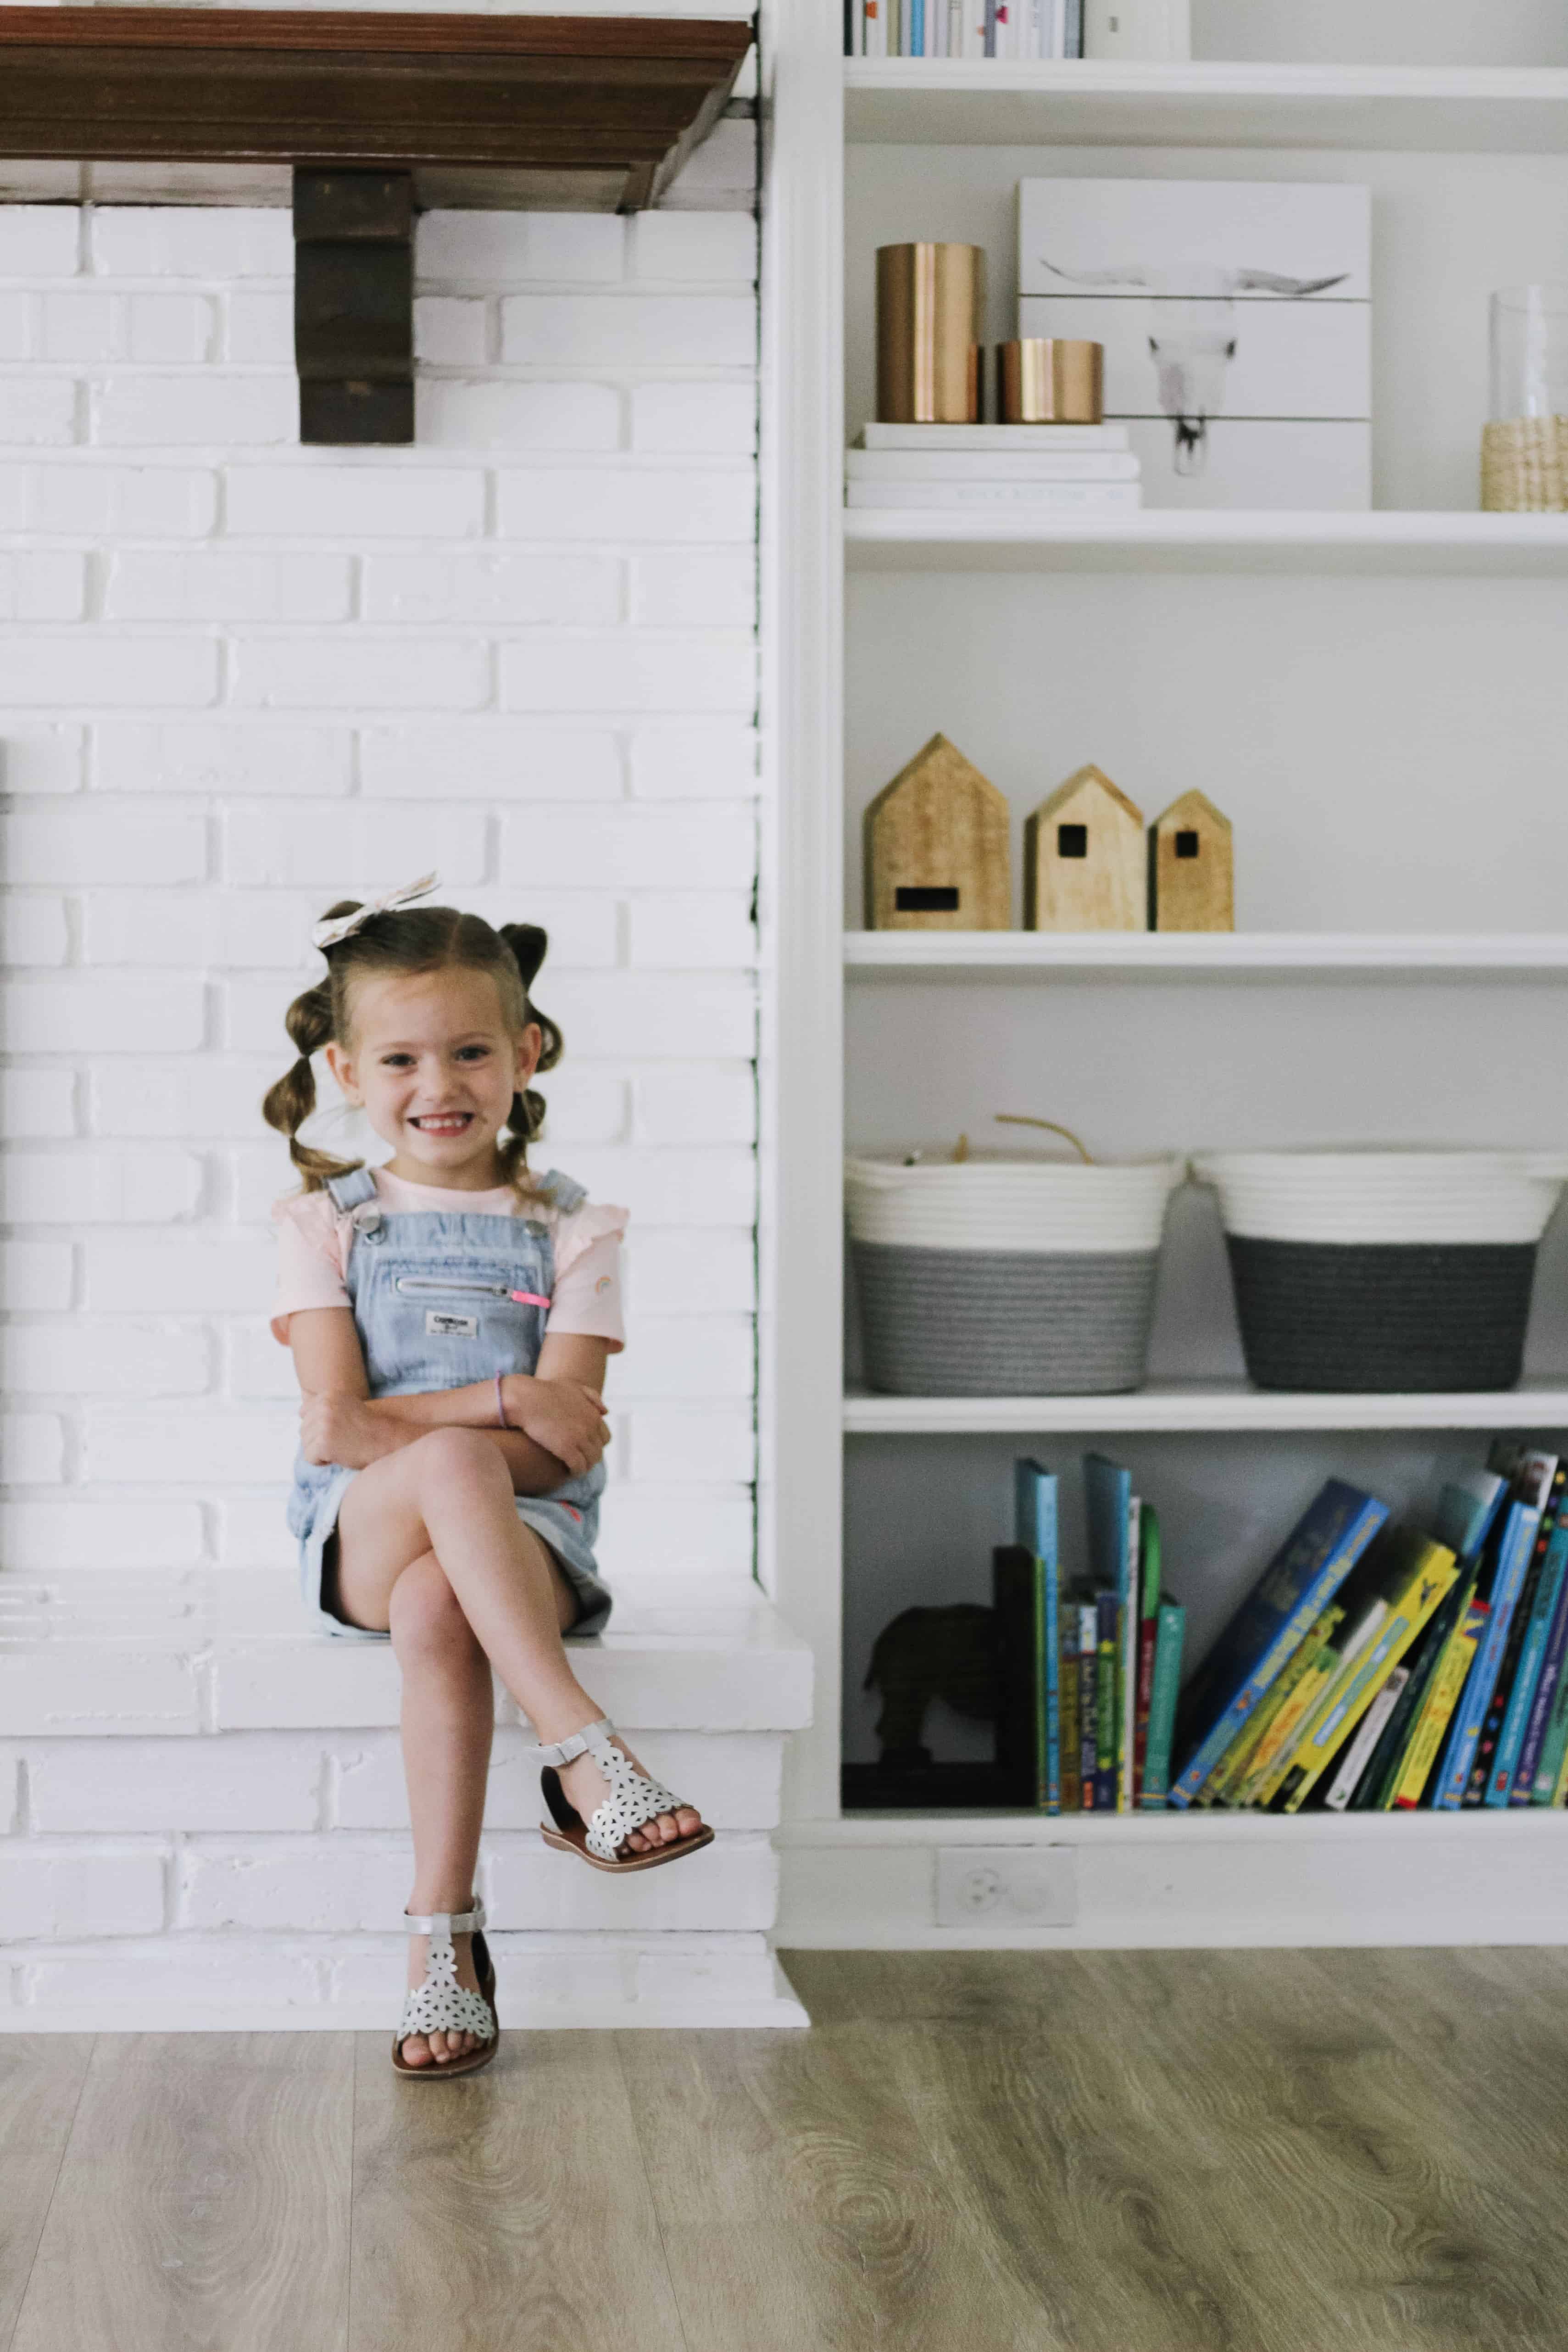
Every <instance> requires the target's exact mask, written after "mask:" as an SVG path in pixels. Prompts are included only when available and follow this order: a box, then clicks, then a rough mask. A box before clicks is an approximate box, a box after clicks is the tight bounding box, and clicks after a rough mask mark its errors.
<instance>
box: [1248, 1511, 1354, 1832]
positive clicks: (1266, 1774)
mask: <svg viewBox="0 0 1568 2352" xmlns="http://www.w3.org/2000/svg"><path fill="white" fill-rule="evenodd" d="M1383 1559H1384V1555H1383V1553H1382V1551H1381V1549H1379V1548H1378V1547H1377V1546H1376V1545H1374V1546H1372V1547H1370V1548H1369V1549H1368V1551H1367V1554H1366V1557H1365V1558H1364V1559H1362V1560H1359V1561H1358V1562H1357V1563H1356V1566H1355V1567H1354V1570H1352V1571H1351V1574H1350V1575H1349V1576H1348V1577H1347V1578H1346V1580H1345V1582H1344V1585H1343V1589H1342V1591H1341V1593H1340V1598H1339V1604H1338V1611H1337V1613H1338V1617H1339V1622H1338V1623H1337V1624H1336V1625H1335V1626H1334V1627H1333V1630H1332V1631H1331V1632H1330V1633H1329V1634H1328V1635H1327V1637H1326V1638H1325V1640H1324V1642H1323V1644H1322V1648H1321V1649H1320V1650H1319V1652H1318V1654H1317V1656H1316V1658H1315V1659H1314V1660H1313V1661H1312V1665H1311V1666H1310V1667H1309V1669H1308V1671H1307V1673H1306V1675H1305V1676H1304V1677H1303V1681H1302V1687H1301V1694H1300V1698H1301V1704H1300V1705H1299V1706H1292V1707H1291V1709H1290V1715H1289V1720H1288V1722H1285V1723H1283V1724H1281V1726H1279V1727H1278V1736H1277V1737H1276V1738H1274V1739H1273V1740H1272V1741H1270V1750H1271V1752H1270V1758H1269V1760H1268V1765H1267V1769H1264V1770H1263V1771H1262V1772H1261V1776H1260V1777H1254V1780H1253V1782H1252V1786H1251V1790H1250V1797H1249V1801H1250V1802H1251V1803H1252V1804H1253V1805H1255V1806H1257V1807H1258V1808H1259V1809H1260V1810H1261V1809H1263V1808H1265V1807H1267V1806H1269V1805H1271V1804H1272V1803H1273V1801H1274V1799H1275V1798H1276V1797H1277V1796H1278V1795H1279V1793H1280V1790H1281V1788H1282V1787H1283V1786H1284V1784H1285V1781H1286V1780H1288V1779H1289V1777H1290V1773H1291V1767H1292V1766H1293V1764H1294V1763H1295V1760H1296V1756H1297V1751H1298V1749H1299V1748H1300V1746H1301V1741H1302V1739H1303V1738H1305V1737H1306V1734H1307V1733H1308V1731H1309V1730H1310V1729H1311V1728H1312V1725H1313V1723H1314V1722H1315V1721H1316V1720H1317V1718H1318V1717H1319V1715H1320V1714H1321V1713H1322V1709H1323V1707H1324V1705H1325V1703H1326V1702H1327V1700H1328V1697H1329V1694H1330V1693H1331V1691H1336V1690H1342V1689H1343V1687H1344V1685H1345V1684H1346V1683H1347V1682H1348V1681H1349V1680H1350V1677H1351V1675H1353V1674H1354V1672H1355V1671H1356V1669H1357V1668H1358V1667H1359V1666H1360V1664H1362V1662H1363V1661H1364V1658H1365V1656H1366V1654H1367V1652H1368V1650H1369V1649H1370V1648H1371V1646H1372V1644H1373V1643H1374V1642H1375V1640H1376V1638H1377V1635H1378V1633H1379V1632H1380V1630H1381V1628H1382V1625H1383V1622H1384V1619H1385V1617H1386V1615H1387V1613H1388V1604H1387V1602H1386V1601H1385V1598H1384V1596H1383V1594H1382V1592H1381V1591H1380V1590H1379V1586H1380V1583H1381V1580H1382V1573H1383V1569H1382V1562H1383Z"/></svg>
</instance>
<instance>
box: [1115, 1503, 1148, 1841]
mask: <svg viewBox="0 0 1568 2352" xmlns="http://www.w3.org/2000/svg"><path fill="white" fill-rule="evenodd" d="M1143 1528H1144V1506H1143V1504H1142V1502H1141V1501H1140V1499H1139V1497H1138V1496H1136V1495H1134V1496H1131V1497H1130V1498H1129V1500H1128V1504H1127V1541H1126V1548H1125V1551H1124V1557H1123V1561H1122V1581H1121V1585H1120V1587H1119V1589H1118V1591H1117V1594H1116V1811H1118V1812H1119V1813H1130V1812H1131V1811H1132V1810H1133V1745H1134V1717H1135V1716H1136V1713H1137V1705H1138V1607H1139V1600H1138V1596H1139V1563H1140V1562H1141V1560H1142V1559H1143Z"/></svg>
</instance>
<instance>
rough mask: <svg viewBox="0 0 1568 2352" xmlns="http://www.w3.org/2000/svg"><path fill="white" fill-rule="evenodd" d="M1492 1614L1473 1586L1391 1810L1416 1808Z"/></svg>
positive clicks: (1435, 1680)
mask: <svg viewBox="0 0 1568 2352" xmlns="http://www.w3.org/2000/svg"><path fill="white" fill-rule="evenodd" d="M1490 1614H1491V1603H1490V1601H1481V1600H1479V1599H1478V1598H1477V1596H1476V1593H1475V1591H1474V1590H1473V1589H1472V1590H1471V1591H1470V1593H1469V1597H1468V1598H1467V1600H1466V1602H1465V1605H1464V1608H1463V1609H1462V1610H1461V1612H1459V1617H1458V1622H1457V1623H1456V1624H1455V1627H1454V1631H1453V1633H1452V1634H1451V1636H1450V1637H1449V1641H1448V1648H1447V1649H1446V1650H1445V1652H1444V1654H1443V1656H1442V1659H1441V1661H1440V1663H1439V1664H1438V1667H1437V1674H1436V1675H1435V1676H1434V1677H1433V1682H1432V1689H1431V1693H1430V1696H1428V1698H1427V1703H1426V1706H1424V1707H1423V1709H1422V1711H1421V1715H1420V1718H1419V1720H1418V1721H1417V1723H1416V1731H1415V1736H1414V1737H1413V1738H1412V1739H1411V1742H1410V1745H1409V1748H1407V1749H1406V1755H1405V1759H1404V1761H1403V1762H1402V1763H1401V1765H1400V1767H1399V1775H1398V1778H1397V1780H1396V1781H1395V1784H1394V1789H1393V1792H1392V1794H1391V1795H1390V1797H1389V1800H1388V1809H1389V1811H1392V1812H1400V1813H1405V1812H1413V1811H1415V1809H1416V1806H1417V1805H1418V1804H1419V1803H1420V1801H1421V1799H1422V1797H1423V1795H1424V1794H1425V1792H1426V1788H1427V1781H1428V1780H1430V1779H1431V1777H1432V1773H1433V1769H1434V1768H1435V1767H1436V1764H1437V1752H1438V1750H1439V1748H1441V1747H1442V1745H1443V1740H1444V1737H1445V1735H1446V1733H1447V1732H1448V1727H1449V1725H1450V1724H1451V1723H1452V1721H1453V1719H1454V1717H1455V1715H1456V1714H1457V1712H1458V1705H1459V1697H1460V1694H1461V1693H1462V1692H1463V1690H1464V1687H1465V1684H1466V1682H1467V1681H1468V1679H1469V1672H1470V1668H1471V1667H1472V1666H1473V1665H1474V1664H1475V1659H1476V1652H1477V1651H1478V1650H1479V1647H1480V1643H1481V1636H1482V1634H1483V1633H1485V1632H1486V1624H1487V1619H1488V1618H1489V1617H1490Z"/></svg>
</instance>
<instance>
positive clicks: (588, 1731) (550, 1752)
mask: <svg viewBox="0 0 1568 2352" xmlns="http://www.w3.org/2000/svg"><path fill="white" fill-rule="evenodd" d="M614 1730H615V1726H614V1725H613V1724H612V1722H611V1720H610V1717H608V1716H607V1715H601V1717H600V1718H599V1720H598V1722H597V1723H585V1724H584V1725H583V1727H582V1729H581V1730H580V1731H573V1732H570V1733H569V1734H568V1735H567V1737H566V1738H564V1739H558V1740H557V1741H556V1742H555V1744H554V1746H553V1747H550V1748H524V1750H523V1754H524V1755H525V1756H526V1757H528V1759H529V1761H530V1762H531V1763H534V1764H554V1765H558V1766H559V1765H561V1764H571V1763H574V1762H575V1761H576V1759H577V1758H578V1757H580V1756H586V1755H588V1754H589V1752H590V1751H591V1749H593V1748H602V1747H603V1745H604V1743H605V1741H606V1740H607V1739H609V1738H611V1737H612V1735H613V1733H614Z"/></svg>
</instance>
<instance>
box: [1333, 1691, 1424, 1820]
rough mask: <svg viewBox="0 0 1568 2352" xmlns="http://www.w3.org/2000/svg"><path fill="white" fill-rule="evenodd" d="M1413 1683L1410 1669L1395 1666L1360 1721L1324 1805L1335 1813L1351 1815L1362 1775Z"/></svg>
mask: <svg viewBox="0 0 1568 2352" xmlns="http://www.w3.org/2000/svg"><path fill="white" fill-rule="evenodd" d="M1409 1680H1410V1669H1409V1667H1408V1666H1396V1667H1395V1668H1394V1671H1393V1672H1392V1674H1390V1675H1387V1677H1386V1678H1385V1681H1384V1684H1383V1686H1382V1688H1381V1689H1380V1690H1379V1691H1378V1692H1377V1693H1376V1695H1375V1697H1374V1699H1373V1702H1372V1705H1371V1706H1369V1707H1368V1708H1367V1710H1366V1713H1365V1714H1364V1716H1363V1717H1362V1718H1361V1729H1360V1730H1359V1731H1358V1732H1357V1733H1356V1735H1355V1738H1354V1739H1353V1740H1352V1741H1351V1743H1350V1747H1349V1748H1348V1750H1347V1751H1346V1754H1345V1759H1344V1762H1343V1764H1342V1765H1341V1766H1340V1768H1339V1770H1338V1771H1337V1772H1336V1773H1335V1774H1334V1777H1333V1781H1332V1783H1331V1784H1330V1787H1329V1792H1328V1794H1327V1796H1326V1797H1325V1798H1324V1799H1323V1803H1324V1804H1325V1805H1326V1806H1327V1808H1328V1810H1329V1811H1330V1812H1332V1813H1343V1812H1345V1811H1348V1809H1349V1805H1350V1801H1351V1799H1352V1798H1353V1797H1354V1794H1355V1792H1356V1790H1357V1789H1358V1788H1359V1787H1360V1786H1361V1780H1362V1775H1363V1774H1364V1772H1365V1771H1366V1770H1367V1769H1368V1768H1369V1766H1370V1765H1371V1762H1372V1759H1373V1754H1374V1751H1375V1748H1376V1747H1377V1743H1378V1741H1379V1740H1380V1739H1381V1738H1382V1737H1383V1734H1384V1731H1385V1728H1386V1727H1387V1723H1388V1718H1389V1717H1390V1716H1391V1715H1392V1714H1393V1712H1394V1710H1395V1708H1396V1706H1398V1704H1399V1701H1400V1699H1401V1697H1402V1696H1403V1695H1404V1691H1405V1686H1406V1684H1407V1683H1408V1681H1409Z"/></svg>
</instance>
